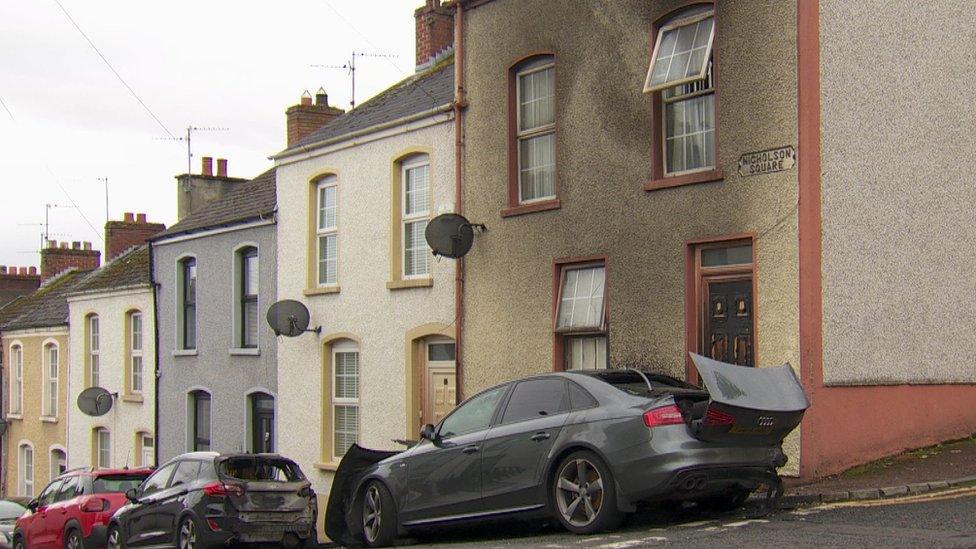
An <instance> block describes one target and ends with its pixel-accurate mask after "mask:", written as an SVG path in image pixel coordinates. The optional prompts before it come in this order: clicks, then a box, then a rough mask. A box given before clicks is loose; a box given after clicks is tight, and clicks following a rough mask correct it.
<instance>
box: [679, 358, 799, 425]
mask: <svg viewBox="0 0 976 549" xmlns="http://www.w3.org/2000/svg"><path fill="white" fill-rule="evenodd" d="M689 354H690V355H691V360H692V362H694V363H695V367H696V368H698V372H699V373H700V374H701V379H702V382H703V383H704V384H705V388H706V389H708V392H709V394H710V395H711V397H712V400H713V401H715V402H720V403H722V404H727V405H729V406H737V407H739V408H749V409H752V410H766V411H770V412H800V411H803V410H806V409H807V408H809V407H810V401H809V400H807V396H806V394H804V392H803V386H802V385H800V380H799V379H798V378H797V377H796V373H795V372H794V371H793V368H792V367H791V366H790V365H789V364H784V365H782V366H772V367H764V368H752V367H749V366H736V365H734V364H727V363H725V362H719V361H717V360H713V359H711V358H707V357H704V356H701V355H697V354H695V353H689Z"/></svg>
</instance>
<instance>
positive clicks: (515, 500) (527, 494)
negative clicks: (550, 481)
mask: <svg viewBox="0 0 976 549" xmlns="http://www.w3.org/2000/svg"><path fill="white" fill-rule="evenodd" d="M568 417H569V414H559V415H555V416H549V417H542V418H539V419H532V420H529V421H522V422H519V423H513V424H510V425H496V426H495V427H492V428H491V430H490V431H488V435H487V437H486V438H485V442H484V447H485V453H484V455H483V456H482V458H481V460H482V461H481V464H482V465H481V467H482V487H483V488H482V493H483V498H484V508H485V509H486V510H489V509H510V508H513V507H524V506H529V505H535V504H539V503H545V488H544V486H545V478H544V476H545V471H544V468H545V463H546V457H547V456H548V455H549V452H550V451H551V450H552V445H553V443H554V442H555V441H556V438H557V437H558V436H559V431H560V429H562V426H563V424H565V423H566V418H568Z"/></svg>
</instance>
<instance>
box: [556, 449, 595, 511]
mask: <svg viewBox="0 0 976 549" xmlns="http://www.w3.org/2000/svg"><path fill="white" fill-rule="evenodd" d="M555 489H556V506H557V507H558V508H559V513H560V514H561V515H562V517H563V520H565V521H566V522H568V523H569V524H572V525H573V526H588V525H589V524H590V523H592V522H593V521H594V520H595V519H596V517H597V515H598V514H599V513H600V509H601V508H602V507H603V477H601V476H600V471H599V470H597V468H596V467H595V466H594V465H593V464H592V463H590V462H589V461H588V460H586V459H583V458H580V459H575V460H573V461H570V462H568V463H566V465H564V466H563V468H562V470H561V471H559V476H558V477H557V481H556V487H555Z"/></svg>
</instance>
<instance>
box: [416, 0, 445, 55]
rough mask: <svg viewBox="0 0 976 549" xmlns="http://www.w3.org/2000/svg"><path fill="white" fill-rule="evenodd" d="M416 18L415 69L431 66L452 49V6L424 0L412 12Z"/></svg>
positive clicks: (436, 0) (432, 0)
mask: <svg viewBox="0 0 976 549" xmlns="http://www.w3.org/2000/svg"><path fill="white" fill-rule="evenodd" d="M413 16H414V19H416V20H417V71H418V72H419V71H422V70H424V69H427V68H429V67H431V66H432V65H433V64H434V63H436V62H437V61H439V60H440V59H442V58H443V57H445V56H446V55H447V54H448V53H450V52H451V51H453V50H454V7H453V6H442V5H441V2H440V0H426V4H424V5H423V6H422V7H419V8H417V10H416V11H414V12H413Z"/></svg>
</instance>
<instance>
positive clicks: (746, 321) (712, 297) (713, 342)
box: [701, 277, 756, 366]
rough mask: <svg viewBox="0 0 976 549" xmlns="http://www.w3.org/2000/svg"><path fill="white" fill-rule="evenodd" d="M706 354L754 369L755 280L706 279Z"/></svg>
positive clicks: (703, 346) (704, 349)
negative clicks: (753, 289) (753, 288)
mask: <svg viewBox="0 0 976 549" xmlns="http://www.w3.org/2000/svg"><path fill="white" fill-rule="evenodd" d="M704 282H705V292H704V294H705V295H704V297H705V300H704V301H705V302H704V304H703V305H704V312H705V314H704V316H705V326H704V328H705V329H704V333H703V334H702V335H703V338H702V347H701V348H702V350H703V351H704V354H705V355H707V356H709V357H711V358H713V359H715V360H721V361H722V362H728V363H730V364H739V365H741V366H755V365H756V362H755V334H754V333H753V318H752V315H753V296H752V277H739V278H731V277H715V278H705V279H704Z"/></svg>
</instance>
